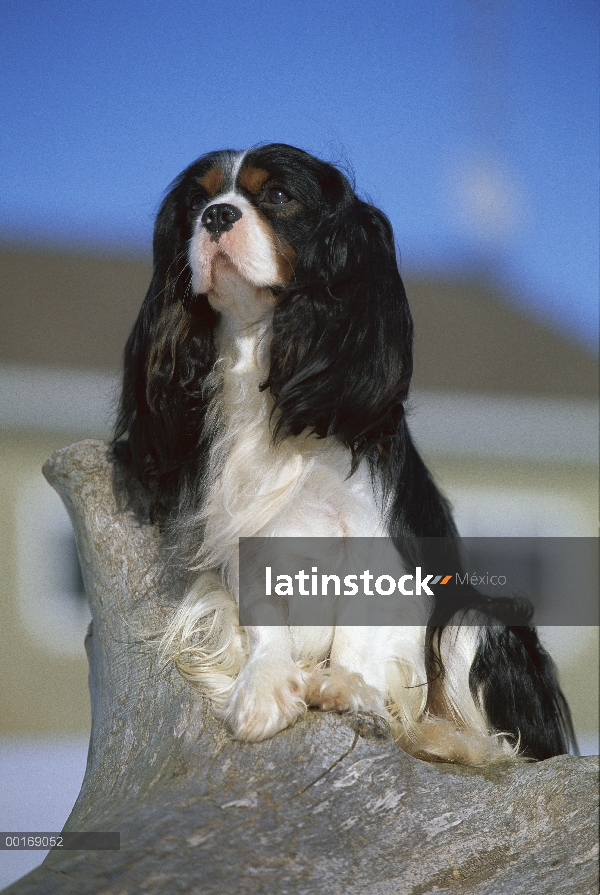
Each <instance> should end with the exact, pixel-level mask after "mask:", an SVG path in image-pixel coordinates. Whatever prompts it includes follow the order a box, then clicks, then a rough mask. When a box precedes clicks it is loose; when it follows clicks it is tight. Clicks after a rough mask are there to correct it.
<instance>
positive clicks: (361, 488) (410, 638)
mask: <svg viewBox="0 0 600 895" xmlns="http://www.w3.org/2000/svg"><path fill="white" fill-rule="evenodd" d="M216 201H219V202H221V201H228V202H232V203H233V204H236V205H237V206H238V207H239V208H240V209H241V210H242V218H241V219H240V220H239V221H237V222H236V224H235V225H234V227H233V228H232V229H231V230H230V231H228V232H226V233H224V234H222V235H221V237H220V238H219V240H218V242H214V241H211V240H210V237H209V234H207V233H206V231H205V230H203V228H202V227H201V226H200V225H198V226H197V227H196V230H195V233H194V236H193V238H192V240H191V242H190V249H189V263H190V266H191V269H192V274H193V280H192V282H193V288H194V289H195V290H196V291H206V292H207V293H208V297H209V301H210V302H211V304H212V305H213V307H214V308H215V309H216V310H218V311H219V313H220V315H221V317H220V322H219V326H218V347H219V361H218V362H217V364H216V366H215V369H214V371H213V373H212V374H211V377H210V381H209V383H208V386H207V387H208V388H210V389H211V390H212V400H211V404H210V408H209V412H208V422H207V426H209V428H210V430H211V433H212V435H213V441H212V447H211V451H210V460H209V464H208V470H207V472H206V482H207V485H208V487H207V494H206V498H205V500H204V503H203V505H202V507H201V508H200V510H199V511H198V512H197V513H196V514H195V515H193V516H189V517H187V518H183V519H182V520H181V533H182V536H185V537H189V533H190V532H202V533H203V537H202V542H201V543H200V544H199V545H198V549H197V551H196V553H195V556H194V557H193V562H192V568H194V569H195V570H196V571H197V573H198V577H197V578H196V580H195V583H194V585H193V587H192V589H191V591H190V593H189V594H188V595H187V597H186V599H185V601H184V602H183V604H182V605H181V607H180V608H179V610H178V612H177V613H176V615H175V617H174V618H173V620H172V622H171V624H170V625H169V628H168V629H167V632H166V633H165V636H164V638H163V642H162V647H163V653H164V655H165V656H167V657H169V658H171V659H173V660H174V661H175V663H176V665H177V667H178V668H179V669H180V671H181V672H182V674H184V676H185V677H186V678H187V679H188V680H190V681H192V682H193V683H195V684H196V685H198V686H199V687H200V688H201V689H202V691H203V692H204V693H206V694H207V695H208V696H209V697H210V698H211V699H212V700H213V702H214V704H215V706H216V708H217V709H218V710H219V711H220V712H221V714H222V716H223V717H224V718H225V720H226V722H227V723H228V725H229V727H230V729H231V731H232V733H233V735H234V736H235V737H237V738H239V739H243V740H247V741H252V740H261V739H264V738H266V737H270V736H273V735H274V734H276V733H277V732H278V731H280V730H282V729H283V728H285V727H287V726H288V725H289V724H292V723H293V722H294V721H295V720H296V719H297V717H298V716H299V715H300V714H302V713H303V712H304V711H305V710H306V707H307V704H310V705H313V706H316V707H319V708H322V709H324V710H336V711H358V710H363V711H370V712H376V713H379V714H385V713H386V712H387V713H388V716H389V717H390V719H391V720H392V722H393V725H394V730H395V732H396V735H397V736H398V739H399V741H400V742H401V743H402V745H404V746H405V747H406V748H409V749H410V750H411V751H413V752H415V753H416V754H420V755H423V756H425V757H434V758H442V759H446V760H456V761H467V762H470V763H474V764H477V763H480V762H484V761H485V762H487V761H490V760H501V759H504V758H505V757H506V755H507V746H506V744H505V742H504V741H503V740H501V739H500V738H498V737H494V736H490V735H489V734H488V731H487V726H486V722H485V718H484V717H483V714H482V710H481V709H480V707H479V706H478V705H476V703H475V702H474V700H473V698H472V696H471V693H470V691H469V686H468V674H469V669H470V666H471V663H472V661H473V657H474V653H475V647H476V633H474V632H475V631H476V629H474V628H464V629H460V631H459V632H458V634H457V629H449V631H450V632H449V633H447V634H446V636H445V639H444V641H443V644H442V653H443V657H444V659H445V660H446V667H447V669H448V675H447V678H446V682H445V685H444V688H443V694H442V697H443V698H442V701H443V702H444V703H445V706H446V717H445V718H444V719H439V718H431V717H428V716H427V715H426V714H425V703H426V699H427V686H426V674H425V667H424V636H425V624H426V617H425V616H426V613H425V608H424V607H420V606H417V605H416V604H415V605H414V606H413V607H412V609H411V611H412V612H413V615H414V619H415V623H414V625H412V626H404V627H391V626H388V627H353V626H343V625H342V626H338V627H336V628H335V629H334V628H316V627H291V628H284V627H276V626H271V627H247V628H246V629H241V628H240V627H239V624H238V621H237V598H238V581H239V568H238V539H239V538H240V537H250V536H257V537H265V536H269V537H289V536H304V537H308V536H310V537H329V538H332V537H336V538H340V539H343V538H346V537H380V536H384V535H385V534H386V525H385V515H386V512H385V506H383V504H382V499H381V496H380V495H378V494H377V493H376V491H375V490H374V487H373V484H372V480H371V477H370V475H369V472H368V469H367V468H366V467H365V466H361V467H360V468H359V469H358V470H357V472H356V473H355V474H354V475H353V476H351V477H349V472H350V455H349V452H348V451H347V450H346V449H345V448H343V447H342V446H341V445H340V444H339V443H338V442H337V441H336V440H335V439H332V438H326V439H317V438H316V437H314V436H312V435H308V434H302V435H300V436H298V437H296V438H287V439H285V440H284V441H283V443H282V444H281V445H279V446H277V447H275V446H274V445H273V443H272V440H271V432H270V422H269V418H270V412H271V408H272V398H271V397H270V394H269V392H268V391H260V390H259V384H260V383H261V381H263V380H264V378H265V374H266V369H267V366H266V365H267V358H268V350H269V331H270V320H271V314H272V305H273V298H272V294H271V292H270V290H269V289H268V288H267V287H268V286H270V285H274V284H275V281H274V280H273V277H274V275H275V274H274V272H275V271H276V267H277V265H276V263H275V252H276V247H275V245H274V237H269V234H268V230H267V228H266V227H265V225H264V223H263V222H262V221H260V220H259V218H258V215H257V212H256V211H255V209H253V208H252V207H251V206H250V205H249V203H248V202H247V201H246V200H245V199H244V198H243V197H241V196H239V195H237V194H235V193H226V194H224V195H223V196H219V197H218V199H217V200H216ZM340 543H341V544H343V540H341V541H340ZM409 608H410V607H409ZM452 630H454V640H455V641H456V642H455V643H453V642H452ZM508 751H510V750H508Z"/></svg>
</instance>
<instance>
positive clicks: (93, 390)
mask: <svg viewBox="0 0 600 895" xmlns="http://www.w3.org/2000/svg"><path fill="white" fill-rule="evenodd" d="M119 388H120V378H119V377H118V376H115V375H112V374H109V373H101V372H83V371H81V370H57V369H51V368H47V369H44V368H39V367H27V366H21V367H19V366H3V365H0V427H1V428H2V429H4V430H6V429H14V430H25V431H36V432H44V431H56V430H59V431H62V430H71V431H80V432H86V433H89V434H97V435H106V434H107V433H109V432H110V430H111V428H112V424H113V421H114V417H115V409H116V405H117V401H118V396H119ZM408 410H409V414H408V419H409V423H410V429H411V432H412V434H413V436H414V439H415V441H416V443H417V445H418V446H419V447H420V448H422V449H423V451H424V452H426V453H435V454H444V455H449V456H456V457H490V458H492V457H494V458H498V459H520V460H534V461H545V460H549V461H560V462H570V463H590V464H597V463H598V450H599V447H598V424H599V413H598V402H597V401H591V400H577V399H548V398H527V397H521V396H517V395H515V396H510V397H509V396H504V395H503V396H499V395H475V394H466V393H457V394H451V393H448V394H446V393H443V392H425V391H423V392H414V393H413V394H412V396H411V399H410V402H409V408H408Z"/></svg>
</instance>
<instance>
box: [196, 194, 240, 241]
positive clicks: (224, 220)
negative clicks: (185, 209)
mask: <svg viewBox="0 0 600 895" xmlns="http://www.w3.org/2000/svg"><path fill="white" fill-rule="evenodd" d="M241 216H242V212H241V211H240V210H239V208H236V207H235V205H229V203H228V202H223V203H221V204H220V205H209V206H208V208H205V209H204V211H203V212H202V217H201V219H200V220H201V221H202V226H203V227H205V228H206V230H208V232H209V233H212V235H213V237H215V239H218V238H219V236H220V235H221V233H225V232H226V231H227V230H231V228H232V227H233V225H234V224H235V222H236V221H239V219H240V218H241Z"/></svg>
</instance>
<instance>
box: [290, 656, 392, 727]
mask: <svg viewBox="0 0 600 895" xmlns="http://www.w3.org/2000/svg"><path fill="white" fill-rule="evenodd" d="M305 699H306V703H307V705H311V706H314V707H315V708H319V709H322V710H323V711H324V712H361V711H362V712H373V713H374V714H376V715H385V713H386V712H385V705H384V701H383V697H382V695H381V693H379V691H378V690H376V689H375V687H371V686H370V685H369V684H367V683H365V679H364V678H363V676H362V674H358V673H357V672H355V671H348V670H347V669H346V668H343V667H342V666H340V665H332V666H331V667H329V668H320V669H317V670H316V671H314V672H313V673H312V675H311V676H310V680H309V682H308V687H307V689H306V696H305Z"/></svg>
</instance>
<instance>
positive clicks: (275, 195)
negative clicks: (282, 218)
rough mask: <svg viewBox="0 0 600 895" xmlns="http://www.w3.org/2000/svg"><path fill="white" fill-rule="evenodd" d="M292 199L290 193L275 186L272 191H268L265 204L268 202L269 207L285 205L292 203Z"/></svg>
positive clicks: (264, 200)
mask: <svg viewBox="0 0 600 895" xmlns="http://www.w3.org/2000/svg"><path fill="white" fill-rule="evenodd" d="M291 201H292V197H291V196H290V194H289V193H286V191H285V190H282V189H281V187H279V186H274V187H272V189H270V190H268V191H267V193H266V195H265V198H264V199H263V202H268V203H269V205H285V203H286V202H291Z"/></svg>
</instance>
